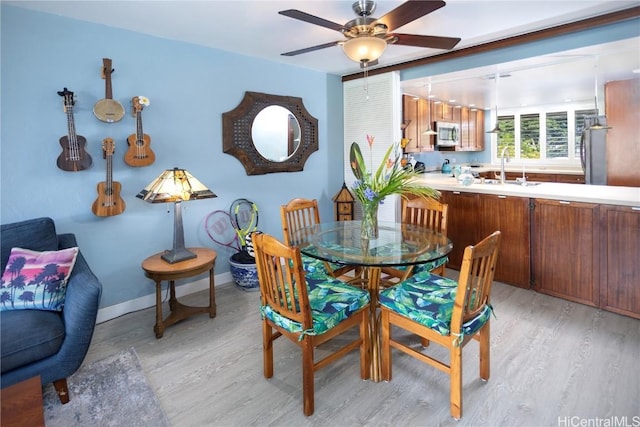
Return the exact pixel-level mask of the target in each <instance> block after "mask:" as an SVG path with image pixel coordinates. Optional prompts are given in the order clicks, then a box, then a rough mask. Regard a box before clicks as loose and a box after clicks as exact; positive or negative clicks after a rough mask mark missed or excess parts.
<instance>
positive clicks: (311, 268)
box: [301, 254, 343, 274]
mask: <svg viewBox="0 0 640 427" xmlns="http://www.w3.org/2000/svg"><path fill="white" fill-rule="evenodd" d="M301 255H302V265H303V267H304V271H305V272H307V273H322V274H329V271H327V268H326V267H325V264H324V261H322V260H319V259H317V258H312V257H310V256H307V255H305V254H301ZM340 267H343V266H342V265H340V264H334V263H329V268H331V269H333V270H336V269H338V268H340Z"/></svg>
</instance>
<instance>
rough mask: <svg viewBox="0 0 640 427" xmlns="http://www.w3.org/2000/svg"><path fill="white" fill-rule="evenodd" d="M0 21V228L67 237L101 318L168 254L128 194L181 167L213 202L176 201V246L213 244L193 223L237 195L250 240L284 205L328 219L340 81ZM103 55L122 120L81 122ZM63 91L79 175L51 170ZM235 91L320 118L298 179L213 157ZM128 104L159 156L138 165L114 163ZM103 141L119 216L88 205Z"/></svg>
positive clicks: (151, 41)
mask: <svg viewBox="0 0 640 427" xmlns="http://www.w3.org/2000/svg"><path fill="white" fill-rule="evenodd" d="M1 15H2V17H1V19H2V21H1V23H2V28H1V38H2V41H1V43H2V46H1V47H2V51H1V54H2V76H1V79H2V80H1V84H2V86H1V89H2V96H1V108H2V112H1V121H2V129H1V139H0V156H1V168H2V169H1V187H0V189H1V193H0V194H1V212H0V213H1V218H0V219H1V221H2V223H8V222H14V221H19V220H23V219H28V218H33V217H38V216H50V217H52V218H53V219H54V220H55V221H56V224H57V228H58V231H59V232H73V233H75V234H76V237H77V239H78V243H79V246H80V248H81V250H82V252H83V254H84V256H85V257H86V258H87V260H88V262H89V264H90V265H91V267H92V269H93V270H94V272H95V273H96V275H97V276H98V277H99V278H100V279H101V281H102V283H103V286H104V291H103V298H102V304H101V306H102V307H108V306H111V305H114V304H118V303H120V302H123V301H127V300H131V299H134V298H137V297H140V296H143V295H147V294H151V293H153V291H154V288H153V286H152V282H150V280H148V279H147V278H145V277H144V275H143V272H142V270H141V268H140V263H141V261H142V260H143V259H144V258H146V257H147V256H149V255H151V254H153V253H156V252H159V251H161V250H164V249H168V248H170V247H171V245H172V230H173V210H172V207H171V206H168V205H158V204H155V205H152V204H148V203H145V202H143V201H142V200H140V199H137V198H136V197H135V195H136V194H137V193H138V191H140V190H141V189H142V188H144V187H145V186H146V185H147V184H148V183H149V182H150V181H151V180H152V179H154V178H155V177H156V176H157V175H159V173H160V172H161V171H162V170H164V169H167V168H172V167H174V166H178V167H182V168H186V169H187V170H189V171H190V172H191V173H192V174H193V175H194V176H195V177H196V178H198V179H199V180H200V181H202V182H203V183H204V184H205V185H207V186H209V187H210V188H211V189H212V190H213V191H214V192H215V193H217V195H218V197H217V198H215V199H208V200H200V201H195V202H189V203H185V204H183V217H184V227H185V241H186V244H187V246H207V247H215V246H214V244H213V242H212V241H211V240H210V239H209V237H208V236H207V235H206V233H205V232H204V228H203V224H204V220H205V218H206V216H207V214H208V213H209V212H211V211H213V210H216V209H227V208H228V207H229V205H230V204H231V202H232V201H233V200H234V199H236V198H239V197H246V198H249V199H252V200H254V201H255V202H256V203H257V204H258V206H259V208H260V224H259V226H260V229H262V230H264V231H266V232H269V233H272V234H274V235H277V236H278V237H281V235H282V233H281V228H280V217H279V206H280V205H281V204H283V203H285V202H287V201H288V200H290V199H291V198H293V197H298V196H300V197H309V198H317V199H319V202H320V205H321V215H322V217H323V218H332V217H333V204H332V201H331V197H332V196H333V195H334V194H335V193H336V192H337V191H338V190H339V189H340V187H341V186H342V182H343V179H342V146H343V142H342V134H343V123H342V121H343V119H342V83H341V80H340V77H339V76H332V75H326V74H324V73H319V72H313V71H309V70H307V69H303V68H297V67H291V66H286V65H282V64H278V63H274V62H268V61H264V60H259V59H255V58H250V57H246V56H241V55H237V54H233V53H229V52H224V51H220V50H215V49H208V48H204V47H200V46H195V45H191V44H186V43H181V42H176V41H171V40H166V39H160V38H155V37H151V36H146V35H142V34H138V33H134V32H130V31H124V30H119V29H114V28H109V27H105V26H101V25H95V24H91V23H87V22H82V21H77V20H72V19H67V18H62V17H58V16H54V15H50V14H43V13H39V12H33V11H28V10H25V9H22V8H16V7H12V6H7V5H4V4H3V5H2V6H1ZM103 57H106V58H111V59H112V60H113V66H114V68H115V72H114V73H113V78H112V80H113V97H114V99H117V100H118V101H120V102H121V103H122V104H123V106H125V109H126V111H127V115H126V116H125V118H124V119H123V120H122V121H120V122H117V123H103V122H100V121H98V120H97V119H96V118H95V117H94V115H93V113H92V109H93V106H94V104H95V103H96V101H98V100H99V99H102V98H104V94H105V93H104V88H105V87H104V80H102V79H101V77H100V74H101V68H102V58H103ZM65 86H66V87H68V88H69V90H71V91H74V92H75V93H76V96H77V99H76V106H75V109H74V110H75V123H76V130H77V133H78V134H79V135H82V136H84V137H85V138H86V139H87V141H88V142H87V151H88V152H89V153H90V155H91V156H92V157H93V161H94V164H93V166H92V167H91V168H90V169H88V170H85V171H81V172H64V171H62V170H60V169H58V168H57V166H56V159H57V157H58V155H59V154H60V153H61V147H60V144H59V138H60V137H62V136H64V135H66V134H67V120H66V116H65V114H64V112H63V110H62V98H61V97H59V96H58V95H57V94H56V92H57V91H59V90H62V88H63V87H65ZM245 91H256V92H266V93H271V94H276V95H289V96H297V97H301V98H302V99H303V102H304V105H305V107H306V108H307V110H308V111H309V113H310V114H311V115H313V116H314V117H316V118H317V119H318V124H319V129H318V134H319V146H320V150H319V151H317V152H315V153H314V154H312V155H311V157H310V158H309V159H308V161H307V163H306V166H305V170H304V171H303V172H296V173H276V174H268V175H258V176H247V175H246V173H245V170H244V168H243V166H242V165H241V164H240V162H239V161H238V160H237V159H236V158H235V157H232V156H229V155H227V154H224V153H223V152H222V119H221V116H222V113H224V112H226V111H229V110H232V109H233V108H235V107H236V106H237V105H238V103H239V102H240V100H241V99H242V97H243V95H244V92H245ZM136 95H144V96H147V97H148V98H149V99H150V101H151V103H150V105H149V106H148V107H146V108H145V109H144V111H143V114H142V115H143V124H144V131H145V133H147V134H149V135H150V136H151V149H152V150H153V151H154V152H155V153H156V156H157V159H156V162H155V163H154V164H153V165H151V166H148V167H144V168H132V167H129V166H127V165H126V164H125V163H124V161H123V155H124V153H125V152H126V149H127V145H126V142H125V141H126V138H127V136H129V135H130V134H132V133H135V120H134V118H133V117H132V116H131V115H130V111H131V109H130V100H131V98H132V97H133V96H136ZM105 137H112V138H113V139H114V141H115V143H116V152H115V155H114V157H113V179H114V180H115V181H118V182H120V183H121V184H122V197H123V198H124V200H125V202H126V210H125V212H124V213H123V214H121V215H118V216H113V217H106V218H99V217H96V216H94V215H93V213H92V212H91V205H92V203H93V201H94V200H95V199H96V197H97V193H96V185H97V184H98V183H99V182H101V181H104V180H105V176H106V171H105V161H104V160H103V158H102V150H101V142H102V140H103V139H104V138H105ZM168 208H169V212H168ZM228 255H229V253H223V252H219V257H218V262H217V263H216V273H217V274H219V273H224V272H227V271H228V270H229V265H228V262H227V258H228Z"/></svg>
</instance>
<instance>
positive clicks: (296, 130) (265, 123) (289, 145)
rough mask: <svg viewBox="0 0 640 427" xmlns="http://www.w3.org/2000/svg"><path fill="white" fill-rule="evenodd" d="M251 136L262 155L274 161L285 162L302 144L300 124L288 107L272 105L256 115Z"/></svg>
mask: <svg viewBox="0 0 640 427" xmlns="http://www.w3.org/2000/svg"><path fill="white" fill-rule="evenodd" d="M251 138H252V139H253V145H254V146H255V148H256V150H258V152H259V153H260V155H261V156H262V157H264V158H265V159H269V160H271V161H272V162H283V161H285V160H287V159H288V158H289V157H291V156H292V155H293V153H295V151H296V150H297V149H298V146H299V145H300V124H299V123H298V120H297V119H296V117H295V116H294V115H293V114H292V113H291V112H290V111H289V110H287V109H286V108H284V107H281V106H279V105H271V106H269V107H266V108H264V109H262V111H260V112H259V113H258V114H257V115H256V118H255V119H254V120H253V125H252V126H251Z"/></svg>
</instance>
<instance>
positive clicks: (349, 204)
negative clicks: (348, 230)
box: [333, 182, 355, 221]
mask: <svg viewBox="0 0 640 427" xmlns="http://www.w3.org/2000/svg"><path fill="white" fill-rule="evenodd" d="M354 202H355V198H354V197H353V194H351V191H349V189H348V188H347V184H345V183H344V182H343V183H342V188H341V189H340V191H338V193H336V195H335V196H333V203H334V204H335V217H336V221H352V220H353V204H354Z"/></svg>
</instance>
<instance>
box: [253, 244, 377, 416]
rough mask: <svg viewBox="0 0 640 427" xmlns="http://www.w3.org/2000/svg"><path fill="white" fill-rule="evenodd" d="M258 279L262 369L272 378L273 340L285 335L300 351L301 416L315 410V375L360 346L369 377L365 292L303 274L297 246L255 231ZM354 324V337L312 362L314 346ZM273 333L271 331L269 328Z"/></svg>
mask: <svg viewBox="0 0 640 427" xmlns="http://www.w3.org/2000/svg"><path fill="white" fill-rule="evenodd" d="M253 238H254V249H255V254H256V264H257V269H258V281H259V283H260V298H261V307H260V310H261V315H262V346H263V367H264V376H265V378H271V377H272V376H273V342H274V341H275V340H276V339H277V338H279V337H281V336H286V337H287V338H289V339H290V340H291V341H292V342H294V343H295V344H297V345H298V346H299V347H300V348H301V350H302V395H303V409H304V414H305V415H307V416H308V415H311V414H313V411H314V374H315V372H316V371H317V370H319V369H321V368H323V367H325V366H327V365H328V364H329V363H331V362H334V361H336V360H338V359H339V358H341V357H343V356H345V355H346V354H347V353H349V352H351V351H353V350H355V349H358V348H359V349H360V377H361V378H362V379H368V378H369V376H370V355H369V352H368V346H369V301H370V297H369V293H368V292H366V291H364V290H362V289H358V288H356V287H354V286H351V285H348V284H347V283H345V282H343V281H341V280H338V279H335V278H332V277H329V276H326V275H312V274H310V275H307V274H306V273H305V271H304V268H303V266H302V258H301V256H300V249H299V248H296V247H290V246H287V245H285V244H283V243H281V242H280V241H278V240H277V239H276V238H274V237H272V236H270V235H268V234H254V235H253ZM355 327H358V328H359V335H358V338H357V339H355V340H351V341H348V342H346V343H345V341H344V339H342V340H340V341H338V340H336V343H337V344H336V345H340V348H339V349H337V350H333V351H332V352H331V353H329V354H327V355H325V356H324V357H323V358H322V359H320V360H318V361H316V360H315V358H314V350H315V348H316V347H318V346H319V345H321V344H323V343H325V342H327V341H329V340H331V339H332V338H334V337H337V336H338V335H340V334H342V333H343V332H346V331H348V330H350V329H351V328H355ZM274 331H275V332H274Z"/></svg>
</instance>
